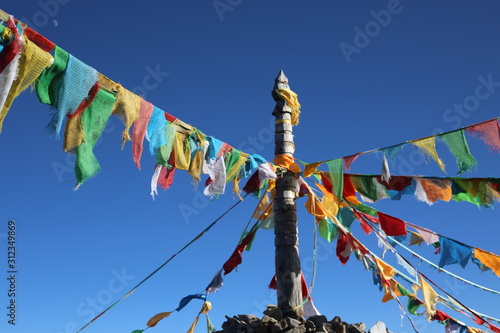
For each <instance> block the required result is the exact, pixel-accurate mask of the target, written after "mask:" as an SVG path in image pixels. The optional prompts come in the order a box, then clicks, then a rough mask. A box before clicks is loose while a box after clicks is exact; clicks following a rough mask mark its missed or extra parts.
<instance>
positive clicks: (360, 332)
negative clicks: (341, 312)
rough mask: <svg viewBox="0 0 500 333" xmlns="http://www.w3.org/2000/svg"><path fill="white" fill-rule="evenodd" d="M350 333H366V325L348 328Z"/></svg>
mask: <svg viewBox="0 0 500 333" xmlns="http://www.w3.org/2000/svg"><path fill="white" fill-rule="evenodd" d="M347 330H348V332H349V333H366V325H365V324H364V323H356V324H352V325H349V326H347Z"/></svg>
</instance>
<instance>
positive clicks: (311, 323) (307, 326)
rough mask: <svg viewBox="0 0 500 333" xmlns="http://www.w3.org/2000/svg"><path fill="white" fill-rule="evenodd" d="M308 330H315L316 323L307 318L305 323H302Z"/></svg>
mask: <svg viewBox="0 0 500 333" xmlns="http://www.w3.org/2000/svg"><path fill="white" fill-rule="evenodd" d="M304 326H305V327H306V329H307V331H308V332H315V331H316V325H314V323H313V322H312V321H310V320H307V321H306V323H305V324H304Z"/></svg>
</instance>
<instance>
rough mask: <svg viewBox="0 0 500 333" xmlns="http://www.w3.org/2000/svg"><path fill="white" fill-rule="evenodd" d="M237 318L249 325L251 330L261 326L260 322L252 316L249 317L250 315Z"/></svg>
mask: <svg viewBox="0 0 500 333" xmlns="http://www.w3.org/2000/svg"><path fill="white" fill-rule="evenodd" d="M238 318H239V319H240V320H241V321H243V322H245V323H247V324H248V325H250V326H251V327H252V328H257V327H259V326H260V324H261V320H260V319H259V318H258V317H256V316H254V315H250V314H245V315H241V314H240V315H238Z"/></svg>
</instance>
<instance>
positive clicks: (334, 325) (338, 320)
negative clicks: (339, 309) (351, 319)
mask: <svg viewBox="0 0 500 333" xmlns="http://www.w3.org/2000/svg"><path fill="white" fill-rule="evenodd" d="M330 323H331V324H332V328H334V329H335V328H337V326H339V325H340V324H342V319H341V318H340V317H339V316H335V318H333V319H332V320H330Z"/></svg>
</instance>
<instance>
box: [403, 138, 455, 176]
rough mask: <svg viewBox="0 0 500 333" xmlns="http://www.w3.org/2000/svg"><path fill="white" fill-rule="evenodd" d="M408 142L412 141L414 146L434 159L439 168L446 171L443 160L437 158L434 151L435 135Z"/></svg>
mask: <svg viewBox="0 0 500 333" xmlns="http://www.w3.org/2000/svg"><path fill="white" fill-rule="evenodd" d="M410 142H411V143H413V144H414V145H415V146H417V147H418V148H419V149H420V151H421V152H422V153H423V154H424V155H427V156H429V157H430V158H432V159H433V160H434V161H436V163H437V164H438V165H439V167H440V168H441V170H443V172H446V171H445V169H444V168H445V165H444V163H443V161H441V159H440V158H439V156H438V154H437V151H436V137H434V136H431V137H430V138H427V139H422V140H415V141H410Z"/></svg>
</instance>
